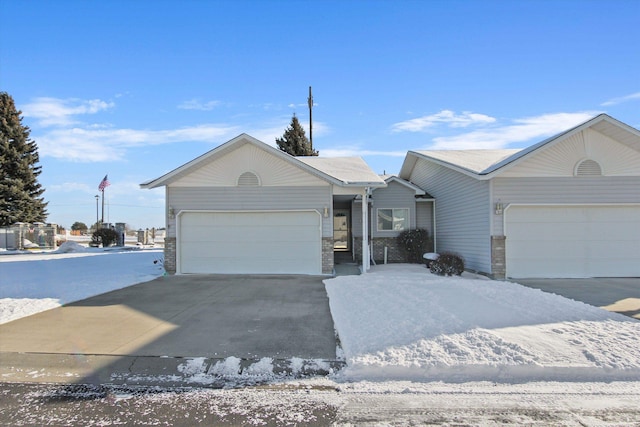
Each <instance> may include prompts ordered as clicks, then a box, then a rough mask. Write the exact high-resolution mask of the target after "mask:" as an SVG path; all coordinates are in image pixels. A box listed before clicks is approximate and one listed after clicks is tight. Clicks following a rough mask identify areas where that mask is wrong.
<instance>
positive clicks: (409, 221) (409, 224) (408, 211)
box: [371, 207, 411, 233]
mask: <svg viewBox="0 0 640 427" xmlns="http://www.w3.org/2000/svg"><path fill="white" fill-rule="evenodd" d="M380 209H391V216H392V217H393V210H394V209H404V210H406V211H407V221H408V227H407V228H403V229H402V230H393V229H391V230H380V228H378V211H379V210H380ZM371 219H372V220H373V218H371ZM375 220H376V231H377V232H378V233H385V232H386V233H389V232H400V231H405V230H410V229H411V208H405V207H394V208H385V207H376V217H375ZM372 225H373V224H372ZM391 225H393V221H392V224H391Z"/></svg>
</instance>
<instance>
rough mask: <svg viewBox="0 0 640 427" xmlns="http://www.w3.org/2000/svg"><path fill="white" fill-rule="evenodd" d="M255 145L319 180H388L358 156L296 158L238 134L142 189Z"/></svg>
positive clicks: (356, 183)
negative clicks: (382, 177)
mask: <svg viewBox="0 0 640 427" xmlns="http://www.w3.org/2000/svg"><path fill="white" fill-rule="evenodd" d="M244 144H252V145H255V146H257V147H259V148H260V149H262V150H265V151H267V152H269V153H271V154H272V155H274V156H276V157H278V158H280V159H282V160H284V161H286V162H288V163H290V164H291V165H293V166H295V167H298V168H300V169H302V170H304V171H306V172H308V173H310V174H312V175H314V176H316V177H318V178H320V179H323V180H325V181H327V182H329V183H331V184H335V185H338V186H340V187H363V186H366V187H384V186H386V183H385V182H384V181H383V180H382V179H380V178H379V177H378V175H376V174H375V172H373V171H372V170H371V168H369V166H368V165H367V164H366V163H365V162H364V160H362V159H361V158H359V157H353V158H351V157H350V158H319V157H294V156H292V155H290V154H288V153H285V152H284V151H282V150H278V149H277V148H274V147H272V146H270V145H268V144H265V143H264V142H262V141H260V140H258V139H256V138H254V137H252V136H250V135H247V134H245V133H243V134H241V135H238V136H237V137H235V138H233V139H231V140H230V141H228V142H225V143H224V144H222V145H220V146H218V147H216V148H214V149H213V150H210V151H208V152H206V153H205V154H203V155H201V156H199V157H196V158H195V159H193V160H191V161H190V162H188V163H185V164H184V165H182V166H180V167H178V168H176V169H174V170H172V171H171V172H168V173H166V174H164V175H162V176H161V177H159V178H156V179H152V180H150V181H147V182H143V183H142V184H140V187H141V188H156V187H162V186H165V185H169V184H171V183H172V182H175V181H176V180H178V179H180V178H182V177H184V176H185V175H188V174H189V173H191V172H193V171H194V170H196V169H198V168H199V167H201V166H203V165H205V164H207V163H209V162H211V161H214V160H216V159H218V158H220V157H222V156H224V155H225V154H227V153H229V152H231V151H232V150H234V149H236V148H238V147H240V146H242V145H244Z"/></svg>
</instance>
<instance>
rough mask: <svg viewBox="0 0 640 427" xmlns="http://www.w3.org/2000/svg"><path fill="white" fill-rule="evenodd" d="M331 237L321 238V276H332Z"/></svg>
mask: <svg viewBox="0 0 640 427" xmlns="http://www.w3.org/2000/svg"><path fill="white" fill-rule="evenodd" d="M333 267H334V265H333V237H323V238H322V274H333Z"/></svg>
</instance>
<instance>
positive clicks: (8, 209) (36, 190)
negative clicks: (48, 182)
mask: <svg viewBox="0 0 640 427" xmlns="http://www.w3.org/2000/svg"><path fill="white" fill-rule="evenodd" d="M21 114H22V112H21V111H18V110H16V106H15V103H14V102H13V98H12V97H11V96H10V95H9V94H8V93H6V92H0V226H7V225H11V224H14V223H16V222H44V221H45V220H46V218H47V210H46V206H47V203H46V202H45V201H44V199H43V198H42V197H41V196H42V193H44V188H42V186H41V185H40V184H39V183H38V179H37V178H38V175H40V172H42V170H41V169H42V167H41V166H38V162H39V161H40V158H39V156H38V146H37V145H36V143H35V142H34V141H32V140H31V139H30V138H29V134H30V133H31V130H30V129H29V128H28V127H27V126H24V125H23V124H22V117H21V116H20V115H21Z"/></svg>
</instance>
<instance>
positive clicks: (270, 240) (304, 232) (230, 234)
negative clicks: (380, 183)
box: [177, 211, 322, 274]
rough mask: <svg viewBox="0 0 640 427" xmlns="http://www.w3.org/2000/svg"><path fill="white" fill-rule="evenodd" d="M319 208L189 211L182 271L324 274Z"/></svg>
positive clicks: (181, 241) (182, 227)
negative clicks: (273, 210) (276, 210)
mask: <svg viewBox="0 0 640 427" xmlns="http://www.w3.org/2000/svg"><path fill="white" fill-rule="evenodd" d="M320 221H321V218H320V215H319V214H318V213H317V212H316V211H282V212H185V213H182V214H180V216H179V221H178V227H179V228H178V242H177V243H178V246H177V252H178V253H177V255H178V272H180V273H200V274H208V273H213V274H321V273H322V234H321V223H320Z"/></svg>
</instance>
